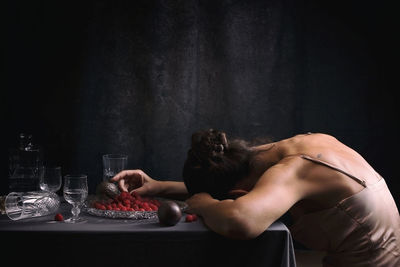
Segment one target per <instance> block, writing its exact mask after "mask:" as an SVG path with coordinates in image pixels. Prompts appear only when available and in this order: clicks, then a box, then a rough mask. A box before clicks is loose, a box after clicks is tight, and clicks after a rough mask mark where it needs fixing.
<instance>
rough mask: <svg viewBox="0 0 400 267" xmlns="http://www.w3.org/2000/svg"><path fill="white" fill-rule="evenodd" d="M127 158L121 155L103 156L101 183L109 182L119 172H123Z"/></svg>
mask: <svg viewBox="0 0 400 267" xmlns="http://www.w3.org/2000/svg"><path fill="white" fill-rule="evenodd" d="M127 164H128V156H127V155H123V154H106V155H103V181H109V180H110V179H111V178H113V177H114V176H115V175H116V174H118V173H119V172H120V171H122V170H125V169H126V167H127Z"/></svg>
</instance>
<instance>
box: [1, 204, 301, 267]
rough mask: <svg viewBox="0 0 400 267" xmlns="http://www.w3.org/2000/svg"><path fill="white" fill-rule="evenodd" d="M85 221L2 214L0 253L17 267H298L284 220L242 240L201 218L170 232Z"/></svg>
mask: <svg viewBox="0 0 400 267" xmlns="http://www.w3.org/2000/svg"><path fill="white" fill-rule="evenodd" d="M69 209H70V206H69V205H67V204H66V203H63V204H62V205H61V208H60V212H61V213H62V214H63V215H64V216H65V217H69V216H70V211H69ZM81 216H82V217H84V219H86V222H84V223H78V224H68V223H64V222H56V221H54V215H50V216H45V217H40V218H34V219H26V220H21V221H11V220H10V219H8V217H7V216H6V215H1V217H0V235H1V240H2V241H3V242H2V247H4V249H3V250H2V253H1V254H2V255H4V257H12V258H13V259H14V260H13V261H11V262H12V263H13V265H14V266H27V264H28V265H32V264H38V265H40V266H174V267H175V266H241V267H242V266H252V267H253V266H272V267H273V266H296V263H295V256H294V249H293V243H292V238H291V235H290V232H289V230H288V229H287V227H286V226H285V225H284V224H283V223H282V222H280V221H277V222H275V223H274V224H272V225H271V226H270V227H269V228H268V229H267V230H266V231H265V232H264V233H263V234H261V235H260V236H258V237H257V238H255V239H253V240H247V241H240V240H231V239H227V238H224V237H222V236H220V235H217V234H215V233H213V232H212V231H210V230H209V229H208V228H207V227H206V226H205V225H204V224H203V222H202V220H201V219H199V220H197V221H195V222H191V223H188V222H185V221H184V217H182V220H181V222H179V223H178V224H177V225H175V226H169V227H166V226H162V225H160V223H159V222H158V219H157V218H154V219H148V220H132V219H108V218H103V217H95V216H92V215H89V214H87V213H85V212H83V213H82V214H81ZM3 259H5V258H3ZM8 262H9V263H11V262H10V261H8Z"/></svg>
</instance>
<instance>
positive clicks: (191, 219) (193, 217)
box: [185, 214, 197, 222]
mask: <svg viewBox="0 0 400 267" xmlns="http://www.w3.org/2000/svg"><path fill="white" fill-rule="evenodd" d="M196 220H197V215H196V214H188V215H186V219H185V221H186V222H194V221H196Z"/></svg>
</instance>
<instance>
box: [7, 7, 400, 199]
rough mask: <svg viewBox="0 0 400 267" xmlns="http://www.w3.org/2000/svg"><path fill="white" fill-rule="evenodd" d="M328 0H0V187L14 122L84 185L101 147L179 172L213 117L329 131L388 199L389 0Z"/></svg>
mask: <svg viewBox="0 0 400 267" xmlns="http://www.w3.org/2000/svg"><path fill="white" fill-rule="evenodd" d="M82 2H84V3H82ZM319 2H324V4H322V3H319ZM326 2H327V1H294V0H293V1H289V0H288V1H195V0H181V1H86V2H85V1H81V2H80V3H79V4H77V3H73V2H69V1H67V2H65V1H62V2H58V1H29V2H28V1H26V2H21V1H5V2H4V3H3V4H2V19H3V23H2V25H3V27H4V29H3V38H2V40H3V47H4V48H3V49H2V51H3V58H4V63H5V64H4V66H5V71H4V72H3V75H4V77H3V79H2V84H3V86H2V91H3V92H5V97H2V100H4V99H5V101H4V103H3V105H2V106H3V107H5V108H6V112H5V113H3V114H5V116H4V120H5V121H4V123H3V124H2V129H3V133H5V136H4V137H3V138H2V139H3V142H5V146H4V147H5V149H4V150H3V152H2V154H3V157H4V158H3V159H4V160H2V165H1V166H2V173H3V177H1V189H2V193H4V192H7V163H6V162H7V148H9V147H12V146H15V145H16V144H15V143H16V141H17V135H18V133H19V132H29V133H32V134H33V135H34V138H35V140H36V141H37V142H38V143H40V144H41V145H42V146H43V148H44V152H45V160H46V163H47V164H50V163H57V164H60V165H61V166H62V167H63V169H64V174H66V173H70V172H75V173H76V172H83V173H87V174H88V175H89V179H90V180H89V181H90V190H93V189H94V186H95V185H96V184H97V183H98V182H99V181H100V180H101V155H102V154H105V153H127V154H128V155H129V168H141V169H144V170H145V171H146V172H148V173H149V174H150V175H151V176H154V177H155V178H159V179H175V180H179V179H180V176H181V169H182V164H183V161H184V159H185V154H186V151H187V149H188V145H189V139H190V135H191V133H192V132H193V131H195V130H198V129H203V128H209V127H215V128H220V129H223V130H226V131H227V132H228V134H229V135H231V136H237V137H242V138H246V139H247V138H253V137H259V136H270V137H272V138H273V139H275V140H277V139H281V138H286V137H290V136H292V135H294V134H297V133H304V132H308V131H311V132H326V133H329V134H332V135H335V136H336V137H337V138H339V139H340V140H341V141H343V142H344V143H346V144H348V145H350V146H351V147H353V148H355V149H356V150H358V151H359V152H360V153H361V154H362V155H363V156H364V157H365V158H366V159H367V160H368V161H369V162H370V163H371V164H372V165H373V166H374V167H375V168H376V169H377V171H378V172H380V173H381V174H382V175H383V176H384V177H385V178H386V179H387V181H388V184H389V186H390V188H391V190H392V192H393V194H394V195H395V198H396V200H399V196H400V188H399V184H398V182H397V180H396V179H397V178H398V174H397V173H398V167H397V166H398V164H397V158H396V157H393V151H394V150H396V149H399V145H398V143H397V142H393V140H392V139H393V138H396V137H397V134H398V132H396V128H397V126H398V119H397V116H396V115H395V114H396V112H397V111H398V107H397V106H396V105H397V102H398V101H396V99H395V97H394V95H393V93H391V90H393V89H395V88H396V87H395V86H396V83H395V81H396V78H397V77H396V75H397V73H396V72H397V71H396V69H398V68H397V66H395V63H396V62H395V60H394V54H395V45H394V44H393V41H394V40H395V36H396V35H398V27H397V26H398V25H397V19H396V17H395V16H394V11H393V10H394V8H393V7H392V6H390V5H389V4H387V2H385V1H379V2H372V1H371V2H369V1H328V2H331V3H326ZM3 89H4V90H3ZM396 183H397V184H396Z"/></svg>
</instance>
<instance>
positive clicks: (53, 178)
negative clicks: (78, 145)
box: [40, 167, 62, 193]
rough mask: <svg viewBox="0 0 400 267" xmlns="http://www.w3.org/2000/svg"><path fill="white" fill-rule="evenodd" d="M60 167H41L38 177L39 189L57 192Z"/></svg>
mask: <svg viewBox="0 0 400 267" xmlns="http://www.w3.org/2000/svg"><path fill="white" fill-rule="evenodd" d="M61 180H62V175H61V167H43V168H42V173H41V175H40V189H41V190H43V191H50V192H54V193H55V192H57V191H58V190H60V188H61Z"/></svg>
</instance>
